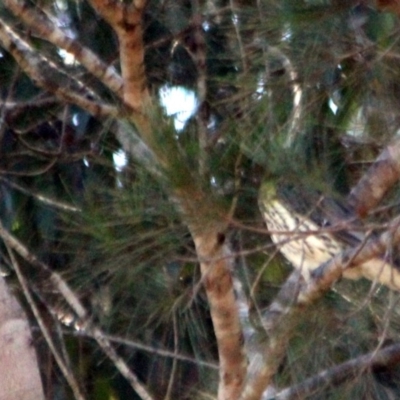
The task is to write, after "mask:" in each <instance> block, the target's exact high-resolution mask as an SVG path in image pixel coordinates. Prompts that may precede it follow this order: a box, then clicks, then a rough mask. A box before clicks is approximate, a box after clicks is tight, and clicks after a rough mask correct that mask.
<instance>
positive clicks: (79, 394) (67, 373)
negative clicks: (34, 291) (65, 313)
mask: <svg viewBox="0 0 400 400" xmlns="http://www.w3.org/2000/svg"><path fill="white" fill-rule="evenodd" d="M6 246H7V250H8V254H9V256H10V260H11V264H12V266H13V268H14V270H15V273H16V275H17V277H18V281H19V283H20V285H21V288H22V291H23V293H24V296H25V298H26V301H27V302H28V304H29V307H30V308H31V310H32V313H33V315H34V317H35V320H36V322H37V324H38V325H39V328H40V331H41V333H42V334H43V337H44V339H45V340H46V343H47V345H48V346H49V349H50V351H51V354H52V355H53V357H54V359H55V360H56V363H57V365H58V367H59V368H60V370H61V372H62V374H63V375H64V377H65V379H66V381H67V382H68V384H69V386H70V387H71V390H72V392H73V393H74V396H75V398H76V399H77V400H84V399H85V396H84V394H83V391H82V389H81V388H80V385H79V383H78V381H77V380H76V378H75V376H74V374H73V372H72V371H71V369H70V368H68V366H67V364H66V362H65V361H64V360H63V357H62V356H61V354H60V352H59V351H58V350H57V348H56V346H55V343H54V341H53V339H52V337H51V334H50V332H49V329H48V328H47V326H46V323H45V322H44V321H43V318H42V316H41V315H40V312H39V309H38V307H37V305H36V303H35V301H34V300H33V297H32V295H31V293H30V290H29V287H28V283H27V281H26V279H25V277H24V275H23V273H22V271H21V268H20V265H19V263H18V261H17V259H16V257H15V255H14V252H13V250H12V249H11V248H10V246H8V245H7V244H6Z"/></svg>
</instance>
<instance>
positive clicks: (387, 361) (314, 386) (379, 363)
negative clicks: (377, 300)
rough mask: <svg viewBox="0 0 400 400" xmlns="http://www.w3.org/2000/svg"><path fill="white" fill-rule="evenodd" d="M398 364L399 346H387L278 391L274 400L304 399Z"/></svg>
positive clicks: (399, 361) (399, 357)
mask: <svg viewBox="0 0 400 400" xmlns="http://www.w3.org/2000/svg"><path fill="white" fill-rule="evenodd" d="M398 363H400V344H395V345H392V346H387V347H385V348H383V349H381V350H379V351H378V352H376V351H373V352H371V353H368V354H365V355H362V356H360V357H356V358H353V359H352V360H349V361H346V362H344V363H343V364H339V365H336V366H334V367H333V368H330V369H326V370H324V371H321V372H319V373H318V374H317V375H315V376H313V377H311V378H308V379H306V380H304V381H303V382H302V383H300V384H299V385H295V386H292V387H289V388H287V389H283V390H281V391H279V392H278V393H277V394H276V395H275V396H274V399H276V400H291V399H293V400H294V399H304V398H307V397H308V396H309V395H311V394H313V393H315V392H316V391H317V390H318V389H321V388H323V387H327V386H338V385H339V384H341V383H343V382H346V381H349V380H351V379H354V378H356V377H357V376H359V375H360V374H362V373H364V372H366V371H368V370H370V369H371V368H372V369H373V368H374V367H375V368H376V367H383V366H386V367H387V366H394V365H396V364H398Z"/></svg>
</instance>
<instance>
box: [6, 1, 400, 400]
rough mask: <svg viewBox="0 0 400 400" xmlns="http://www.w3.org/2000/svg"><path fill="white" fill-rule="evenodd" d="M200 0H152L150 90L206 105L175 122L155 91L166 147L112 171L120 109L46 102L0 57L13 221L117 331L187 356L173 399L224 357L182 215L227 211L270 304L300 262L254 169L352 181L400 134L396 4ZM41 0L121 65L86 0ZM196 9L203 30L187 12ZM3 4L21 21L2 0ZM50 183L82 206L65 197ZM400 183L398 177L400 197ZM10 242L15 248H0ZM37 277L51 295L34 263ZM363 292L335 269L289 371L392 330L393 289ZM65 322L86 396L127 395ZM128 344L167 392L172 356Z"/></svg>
mask: <svg viewBox="0 0 400 400" xmlns="http://www.w3.org/2000/svg"><path fill="white" fill-rule="evenodd" d="M195 3H196V2H187V1H185V2H157V1H151V2H150V3H149V6H148V7H147V11H146V16H145V21H144V35H145V38H144V39H145V46H146V47H145V50H146V56H145V67H146V74H147V76H148V81H149V87H150V89H151V92H152V94H153V95H154V96H153V98H154V101H155V102H157V98H158V90H159V89H160V87H163V86H170V87H171V86H174V85H179V86H182V87H185V88H187V89H190V90H193V91H194V93H195V94H196V96H197V98H198V100H199V103H201V104H198V109H197V112H196V113H195V114H194V116H193V117H192V118H191V119H190V120H188V121H187V122H186V124H185V126H184V127H183V129H182V130H181V131H177V130H176V129H175V126H174V120H173V117H172V116H167V115H166V114H165V112H164V110H162V108H161V106H160V107H158V105H156V106H155V109H156V111H154V114H153V115H151V118H150V119H151V122H152V126H151V129H152V132H153V133H154V140H153V142H152V143H148V144H149V145H150V147H151V149H152V151H153V152H154V154H155V155H156V157H157V158H158V159H159V160H161V162H160V163H159V164H157V165H152V167H154V168H153V169H152V170H150V168H147V166H146V165H144V164H141V162H140V160H137V159H133V157H132V156H131V155H127V159H128V160H127V166H125V167H122V168H121V170H119V171H118V170H117V168H116V166H115V165H114V163H113V156H114V155H115V153H116V152H118V151H121V150H122V149H121V146H120V144H119V143H117V141H116V139H115V134H116V132H117V131H118V129H119V128H118V126H117V125H118V123H117V122H115V121H110V120H107V121H106V120H102V119H99V120H95V119H94V118H92V117H91V116H89V115H88V114H87V113H86V112H85V111H84V110H81V109H79V108H77V107H76V106H71V105H69V106H66V105H65V104H63V103H62V102H59V101H58V100H54V99H49V101H48V102H44V103H41V100H43V99H44V98H46V97H47V96H48V94H47V93H45V92H44V91H42V90H40V89H39V88H38V87H37V86H36V85H35V84H34V82H32V80H31V79H30V78H28V77H27V76H26V75H24V74H23V73H22V72H21V70H20V69H19V68H18V67H17V65H16V63H15V62H14V60H13V59H12V57H11V56H10V55H9V54H8V53H6V52H5V51H3V50H1V56H0V87H1V97H2V99H4V100H7V101H11V100H12V101H15V102H21V101H23V102H24V103H23V104H22V106H21V107H20V108H18V107H17V108H14V109H8V108H7V107H4V109H3V108H2V110H1V113H2V115H1V118H0V120H1V126H0V143H1V146H0V173H1V176H0V178H1V179H2V180H1V181H0V194H1V195H0V203H1V206H0V215H1V219H2V221H3V223H4V225H5V226H6V227H7V228H8V229H10V231H12V233H13V234H15V235H16V236H17V237H18V238H19V239H20V240H22V241H23V242H24V243H25V244H26V245H27V246H28V247H29V248H30V249H31V250H32V251H34V252H35V253H36V254H38V256H39V257H40V258H41V259H42V260H43V261H45V262H46V263H48V264H49V265H50V266H51V267H52V268H54V270H57V271H58V272H60V273H61V274H62V276H63V277H65V279H67V281H68V282H69V283H70V284H71V285H72V287H73V288H74V290H76V292H77V293H78V294H79V296H80V297H81V298H82V299H83V300H84V302H85V304H86V305H88V307H89V309H90V310H91V312H92V313H93V318H94V320H95V321H97V322H100V323H101V324H102V326H103V327H105V328H106V330H107V331H108V332H110V334H112V335H114V336H118V338H120V339H127V340H132V341H136V342H138V343H140V344H145V345H147V346H149V347H151V348H153V349H154V350H156V349H160V348H161V349H167V350H169V351H170V352H171V354H172V353H174V352H175V351H176V352H177V353H179V354H184V355H186V356H188V357H192V358H193V360H192V361H187V360H186V361H183V360H180V361H176V362H177V365H178V366H177V372H176V375H175V376H174V377H173V379H174V383H173V385H172V386H173V390H172V395H171V397H170V398H176V399H185V398H187V399H196V398H206V397H207V396H208V395H209V394H210V393H215V392H216V389H215V388H216V386H217V380H218V373H217V371H216V370H215V369H213V368H212V367H210V366H204V365H203V364H201V363H200V362H197V363H196V360H197V361H199V360H201V361H207V362H209V363H214V362H216V360H217V349H216V344H215V337H214V332H213V328H212V324H211V321H210V316H209V310H208V304H207V299H206V297H205V293H204V289H203V287H202V281H201V279H200V272H199V265H198V259H197V255H196V252H195V249H194V244H193V242H192V239H191V237H190V234H189V230H188V226H187V225H188V223H193V221H195V222H196V223H199V224H200V223H201V224H203V225H205V226H208V225H207V223H212V222H213V221H214V220H217V219H221V218H222V217H221V216H223V217H224V218H225V220H227V221H226V222H227V224H229V227H228V231H227V232H226V237H227V238H228V240H230V241H232V243H233V244H234V246H233V247H234V249H235V250H237V256H238V260H239V259H240V262H239V261H238V262H237V264H240V268H238V269H240V271H239V273H238V275H239V277H240V278H241V280H242V281H243V283H244V284H245V290H246V293H248V294H252V295H253V297H252V299H251V300H252V302H253V304H252V309H253V310H257V311H258V310H261V309H263V308H264V307H266V306H267V305H268V304H269V303H270V302H271V301H272V300H273V298H274V296H275V295H276V293H277V291H278V290H279V288H280V286H281V285H282V283H283V282H284V280H285V278H286V277H287V275H288V274H289V272H290V271H291V266H290V265H288V263H287V262H286V261H284V260H283V258H282V257H281V256H280V255H279V254H278V255H277V254H276V248H275V247H274V246H273V245H272V243H271V242H270V241H269V238H268V232H267V231H266V230H265V231H263V223H262V218H261V216H260V214H259V212H258V205H257V198H258V190H259V186H260V183H261V181H262V180H263V179H264V177H265V176H267V177H269V178H273V179H276V178H278V179H279V178H284V179H289V180H292V181H296V182H297V181H300V182H302V183H303V184H305V185H310V186H311V185H312V187H314V188H318V189H320V190H322V191H323V192H325V193H330V194H331V193H337V192H338V193H340V194H346V193H347V192H348V190H349V189H350V188H351V186H352V185H353V184H354V182H356V181H357V180H358V178H359V177H360V176H361V175H362V173H363V171H364V169H365V167H366V165H367V163H369V162H370V161H371V160H373V159H374V157H375V156H376V155H377V154H378V152H379V150H380V149H381V148H382V146H383V145H385V144H386V143H388V141H389V140H390V139H392V138H393V137H395V136H396V135H397V132H398V129H399V121H400V120H399V118H398V109H399V105H400V103H399V100H398V99H399V95H398V92H399V84H398V82H399V78H400V75H399V72H398V71H400V68H399V56H398V55H399V51H400V47H399V46H400V45H399V41H398V30H399V20H398V19H397V18H396V17H395V16H393V15H392V14H388V13H379V12H378V11H377V10H375V9H373V8H369V7H366V9H362V8H359V6H357V4H356V3H357V2H343V1H328V0H326V1H292V0H290V1H276V0H264V1H258V2H255V1H254V2H244V1H243V2H237V4H238V6H237V7H235V8H232V7H231V3H230V2H226V1H221V2H216V1H215V2H199V3H198V4H197V6H196V7H198V9H195V8H194V4H195ZM33 4H35V5H37V6H38V7H44V8H45V9H46V10H47V12H49V13H51V14H52V15H53V16H54V18H55V19H63V18H65V19H63V21H66V22H65V26H64V27H65V29H70V30H71V32H73V33H74V34H75V35H76V37H77V38H78V39H79V41H80V42H81V43H82V44H83V45H85V46H88V47H89V48H91V49H92V50H93V51H95V52H96V54H98V55H99V56H100V57H101V58H102V59H103V60H104V61H105V62H106V63H109V64H113V65H116V66H117V63H116V60H117V59H118V43H117V41H116V38H115V35H114V34H113V32H112V30H111V28H110V27H109V26H108V25H107V24H106V23H105V22H104V21H102V19H101V18H100V17H99V16H98V15H97V14H96V13H95V11H94V10H93V9H92V8H91V7H90V6H89V3H88V2H87V1H74V0H71V1H65V8H57V7H55V2H54V1H40V2H39V1H35V2H33ZM199 15H200V16H201V17H202V18H203V21H202V23H203V24H202V25H201V26H202V30H201V35H203V39H204V43H203V44H202V46H198V43H196V35H195V33H196V32H195V29H194V28H193V26H194V24H193V20H194V17H195V16H199ZM0 16H1V17H3V16H4V17H7V18H8V20H11V21H12V22H13V23H16V20H15V19H13V18H11V16H10V13H8V12H6V11H5V9H4V6H3V5H0ZM61 25H62V24H61ZM18 29H20V30H21V31H24V35H26V37H27V38H28V39H27V40H30V41H32V42H34V44H35V46H36V48H37V51H38V52H39V51H40V52H41V53H43V54H45V55H46V56H49V57H50V58H51V59H55V60H56V61H57V62H58V63H59V68H61V67H62V68H63V69H65V70H66V71H67V72H68V73H69V74H70V75H71V76H73V77H74V78H76V79H82V81H84V82H85V85H88V86H90V88H91V89H92V90H93V91H94V93H95V94H96V96H98V98H99V99H101V100H102V101H104V102H108V103H113V104H114V103H115V104H118V101H117V100H116V96H115V95H114V94H113V93H110V91H109V90H108V89H106V88H105V87H104V85H103V84H101V83H100V82H97V81H96V82H95V81H94V78H93V77H88V74H87V73H86V72H84V71H83V68H82V67H81V66H79V65H69V66H66V65H64V66H62V58H61V57H60V56H59V54H58V52H57V49H55V48H53V47H52V46H51V45H49V44H47V43H46V42H45V41H44V40H43V39H38V38H35V37H33V38H30V36H29V32H25V30H24V28H23V24H22V23H21V24H20V25H18ZM203 45H204V48H203ZM201 57H204V65H203V64H201V63H199V61H198V60H199V58H201ZM117 68H118V66H117ZM202 73H204V76H203V75H202ZM201 79H204V81H201ZM202 87H203V88H205V95H204V98H201V99H200V97H199V96H200V94H201V90H202V89H201V88H202ZM3 114H4V118H3ZM3 120H4V121H5V122H3ZM121 125H124V124H123V123H121ZM127 125H128V126H129V129H131V130H132V132H135V133H136V131H135V127H134V126H132V124H131V123H130V122H126V121H125V125H124V126H125V128H126V126H127ZM202 135H203V136H202ZM132 140H133V139H132ZM204 142H205V143H204ZM202 163H204V164H205V168H202V167H201V165H202ZM3 178H4V179H3ZM15 185H18V187H17V186H15ZM21 187H22V188H24V189H25V190H21ZM183 189H184V190H185V191H186V192H187V193H189V196H190V200H191V201H192V204H195V206H194V207H193V210H192V215H190V216H188V215H183V214H182V210H181V208H180V207H179V205H178V204H177V202H176V197H175V194H176V193H177V192H178V191H179V190H183ZM40 195H41V196H44V197H46V198H47V199H51V200H54V201H55V202H56V201H58V202H64V203H68V204H69V205H70V206H73V207H76V208H79V210H80V211H79V212H71V211H66V210H65V209H64V210H60V207H59V206H57V205H54V204H53V205H49V204H48V203H44V202H43V199H41V198H40ZM398 197H399V193H397V192H394V193H393V194H392V196H391V197H390V202H391V203H398ZM392 213H394V211H392ZM386 215H387V214H385V215H384V217H385V218H383V219H385V221H387V218H386ZM226 216H228V217H229V218H228V217H226ZM225 220H224V221H225ZM381 220H382V217H381V219H379V216H378V217H377V218H376V219H375V216H373V217H372V218H371V221H372V222H380V221H381ZM0 254H1V258H2V260H3V261H4V262H5V263H7V262H8V258H7V256H6V252H5V251H4V248H2V249H1V253H0ZM25 267H26V266H25ZM30 278H31V280H32V284H33V285H35V286H37V287H39V289H38V290H43V291H44V293H45V294H44V295H43V296H44V297H45V300H44V302H45V303H46V302H47V301H48V302H49V303H50V302H51V301H50V300H47V299H48V298H50V297H48V298H46V290H45V289H43V285H41V284H40V282H38V279H39V278H38V277H37V276H36V274H35V273H32V274H31V276H30ZM11 279H13V278H11ZM44 286H45V285H44ZM369 290H370V286H368V284H367V283H366V282H363V281H362V282H350V283H348V282H347V283H344V282H339V283H338V285H337V286H336V287H335V290H334V291H332V292H330V293H329V294H328V295H327V296H326V297H325V298H324V299H323V300H322V301H321V303H319V304H317V305H315V306H314V307H313V309H312V310H310V312H309V314H307V318H306V319H305V320H304V321H303V323H302V324H301V326H300V327H299V329H298V331H297V332H296V335H295V338H294V339H293V340H292V342H291V343H290V346H289V348H288V352H287V358H286V360H285V361H284V363H283V364H282V367H281V369H280V371H279V373H278V375H277V377H276V383H277V384H278V385H279V387H284V386H289V385H292V384H294V383H301V382H302V381H303V380H304V379H306V378H307V377H309V376H310V375H312V374H316V373H318V371H320V370H321V369H325V368H330V367H332V366H334V365H337V364H339V363H341V362H344V361H346V360H348V359H350V358H352V357H356V356H359V355H361V354H364V353H366V352H368V351H372V350H373V349H375V348H376V347H377V346H378V345H380V344H382V342H386V341H396V340H398V327H399V316H398V315H397V311H396V308H395V306H394V305H395V304H397V298H396V296H395V295H393V294H391V295H390V296H393V297H390V296H389V294H388V291H386V290H382V289H378V288H377V289H373V290H372V291H371V293H370V292H369ZM388 296H389V297H388ZM388 298H389V300H388ZM345 299H346V300H345ZM388 302H389V303H390V304H389V306H390V307H389V306H388ZM389 311H390V312H389ZM254 315H255V317H254V319H255V320H257V316H258V314H257V313H254ZM256 324H257V321H256ZM69 332H70V333H71V337H70V338H69V343H68V346H67V350H68V352H69V353H70V355H71V358H72V360H73V362H74V365H80V368H81V371H83V373H82V376H83V377H84V378H82V381H84V383H85V386H87V387H88V388H89V389H88V391H89V398H93V399H102V398H104V399H106V398H107V399H111V398H115V399H126V398H134V397H133V396H134V395H133V394H132V391H131V390H130V391H129V390H128V389H126V388H125V386H124V385H123V384H121V383H120V381H121V377H120V376H119V375H115V370H114V369H113V367H112V365H111V364H110V363H109V362H108V361H105V360H104V358H103V356H100V355H99V353H98V351H97V349H96V348H95V347H94V345H92V344H90V340H89V339H84V338H79V339H77V338H76V337H75V336H74V335H72V330H71V331H69ZM80 346H82V347H81V348H80ZM118 346H119V347H118V351H119V353H120V354H121V355H122V356H123V357H124V358H125V359H128V360H129V362H130V366H131V367H132V369H133V370H134V371H135V372H136V373H137V374H138V375H139V377H140V379H141V380H142V381H143V382H145V383H146V384H147V385H148V387H149V388H150V390H151V391H152V392H154V394H155V396H156V398H164V396H165V393H166V392H167V388H168V383H169V382H168V380H169V378H170V376H171V371H172V370H173V369H174V367H173V364H174V361H173V357H172V355H171V356H169V357H164V356H161V355H156V354H154V353H152V352H149V351H147V350H146V351H145V350H143V349H139V348H137V347H134V346H129V345H127V344H125V345H122V344H119V345H118ZM82 349H83V350H82ZM371 377H374V379H372V378H371ZM375 378H376V374H374V373H373V372H371V374H365V375H363V376H362V377H355V378H354V379H353V380H351V381H350V382H349V383H347V384H346V385H343V386H340V387H338V386H335V387H327V388H323V389H322V390H321V391H319V392H318V393H316V394H313V396H311V397H310V398H315V399H324V398H326V399H336V398H338V399H339V398H377V399H378V398H385V397H382V396H383V395H382V393H383V392H384V390H383V389H382V388H383V386H382V384H381V383H379V379H375ZM50 379H51V378H50ZM88 382H90V384H89V383H88ZM395 384H396V385H397V386H398V385H399V380H397V381H396V380H395Z"/></svg>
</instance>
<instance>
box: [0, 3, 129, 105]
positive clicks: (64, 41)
mask: <svg viewBox="0 0 400 400" xmlns="http://www.w3.org/2000/svg"><path fill="white" fill-rule="evenodd" d="M3 3H4V5H5V6H6V7H7V8H8V9H9V10H10V11H11V12H12V13H13V14H14V15H15V16H16V17H17V18H20V19H21V20H22V21H23V22H24V23H25V25H26V26H27V27H28V28H29V30H31V31H32V32H34V33H36V34H37V35H38V36H39V37H40V38H42V39H44V40H47V41H48V42H50V43H53V44H54V45H55V46H57V47H59V48H61V49H64V50H66V51H67V52H69V53H71V54H73V56H74V57H75V59H76V60H77V61H78V62H79V63H80V64H82V65H83V66H84V67H85V68H86V69H87V70H88V71H89V72H90V73H91V74H92V75H93V76H95V77H97V78H98V79H99V80H100V81H101V82H102V83H103V84H104V85H106V86H107V87H108V88H109V89H110V90H112V91H113V92H114V93H115V94H117V95H118V96H119V97H121V98H122V87H123V81H122V78H121V77H120V76H119V74H118V73H117V71H116V70H115V68H114V67H112V66H108V65H106V64H105V63H104V62H103V61H102V60H100V59H99V58H98V56H97V55H96V54H94V53H93V52H92V51H91V50H90V49H88V48H86V47H84V46H82V45H81V44H80V43H79V42H78V41H77V40H75V39H72V38H70V37H68V36H67V35H66V34H65V33H64V32H63V31H62V30H61V29H59V28H58V27H56V26H55V25H54V24H53V22H52V21H51V20H50V19H49V18H48V17H47V16H46V14H45V13H44V12H42V11H41V10H40V9H39V8H37V7H32V6H30V5H29V4H28V3H27V2H26V1H24V0H4V1H3Z"/></svg>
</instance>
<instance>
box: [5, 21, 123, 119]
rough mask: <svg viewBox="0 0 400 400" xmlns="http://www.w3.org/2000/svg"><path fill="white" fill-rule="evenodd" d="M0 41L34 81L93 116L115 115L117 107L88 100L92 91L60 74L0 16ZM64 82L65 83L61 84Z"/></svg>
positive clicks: (56, 68)
mask: <svg viewBox="0 0 400 400" xmlns="http://www.w3.org/2000/svg"><path fill="white" fill-rule="evenodd" d="M0 43H1V45H2V46H3V47H4V49H6V50H7V51H9V52H10V54H12V56H13V57H14V59H15V60H16V61H17V62H18V64H19V65H20V67H21V68H22V69H23V70H24V71H25V72H26V73H27V74H28V75H29V76H30V77H31V78H32V79H33V81H34V82H35V83H36V84H38V85H39V86H40V87H42V88H43V89H45V90H48V91H49V92H50V93H53V94H54V95H56V96H57V97H59V98H60V99H62V100H63V101H66V102H68V103H73V104H76V105H78V106H80V107H82V108H83V109H85V110H87V111H88V112H89V113H90V114H92V115H94V116H115V115H117V114H118V111H117V108H115V107H113V106H110V105H107V104H104V103H100V102H96V101H93V100H89V98H91V97H93V96H95V94H94V93H93V92H91V91H89V90H88V89H87V87H86V86H85V85H84V84H83V83H80V82H78V81H77V80H72V78H71V77H70V76H68V75H66V74H63V73H61V70H60V67H59V66H56V65H55V64H54V63H52V62H51V61H50V60H49V59H47V58H45V57H44V56H43V55H41V54H40V53H38V52H37V51H36V50H35V49H34V48H32V47H31V46H30V45H29V44H28V42H26V41H25V40H23V39H22V37H21V36H20V35H18V33H17V32H16V31H15V30H14V29H13V28H12V27H11V26H10V25H8V24H7V23H6V22H5V21H4V20H2V19H0ZM63 82H64V84H63Z"/></svg>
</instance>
